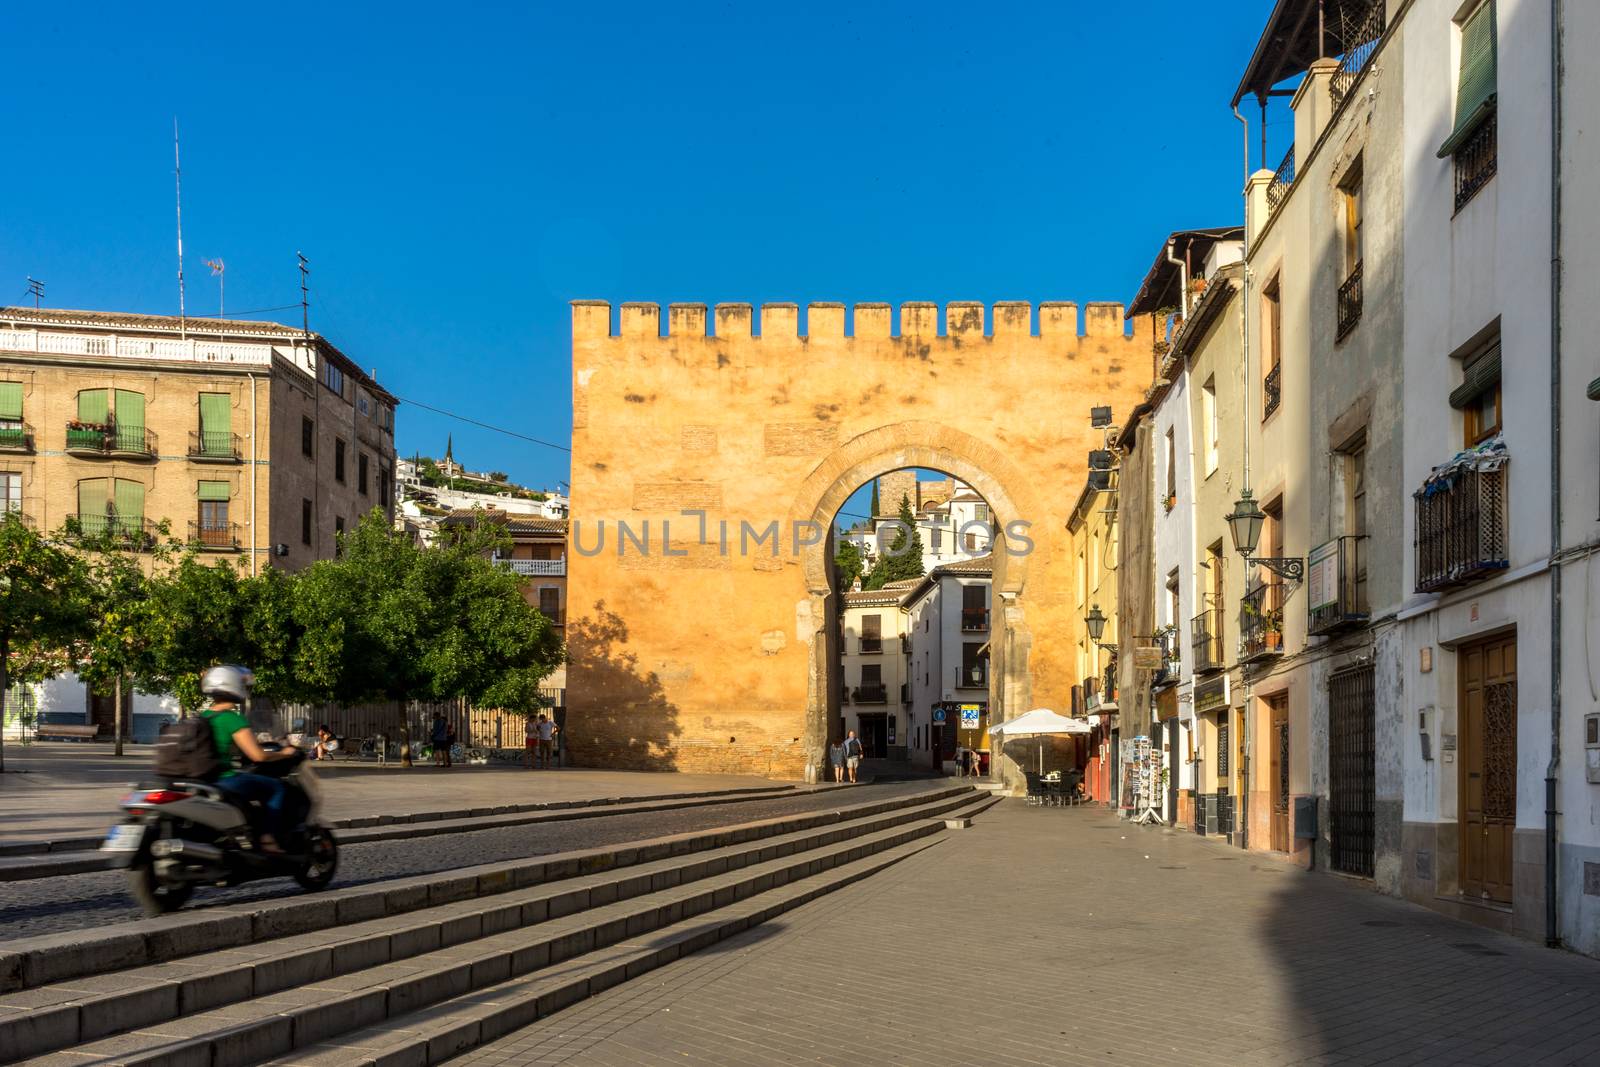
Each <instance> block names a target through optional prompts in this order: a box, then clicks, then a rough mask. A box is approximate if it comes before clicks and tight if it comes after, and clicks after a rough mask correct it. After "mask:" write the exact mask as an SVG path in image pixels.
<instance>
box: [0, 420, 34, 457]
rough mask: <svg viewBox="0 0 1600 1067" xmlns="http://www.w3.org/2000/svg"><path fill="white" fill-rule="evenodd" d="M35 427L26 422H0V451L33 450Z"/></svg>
mask: <svg viewBox="0 0 1600 1067" xmlns="http://www.w3.org/2000/svg"><path fill="white" fill-rule="evenodd" d="M32 451H33V427H32V426H29V425H28V424H27V423H25V422H13V421H9V420H8V421H7V422H6V423H4V424H0V452H32Z"/></svg>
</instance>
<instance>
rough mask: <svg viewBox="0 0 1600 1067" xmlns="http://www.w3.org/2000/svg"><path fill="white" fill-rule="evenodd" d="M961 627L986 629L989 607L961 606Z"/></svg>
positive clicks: (964, 628) (965, 628) (987, 626)
mask: <svg viewBox="0 0 1600 1067" xmlns="http://www.w3.org/2000/svg"><path fill="white" fill-rule="evenodd" d="M961 628H962V629H963V630H987V629H988V628H989V609H988V608H962V609H961Z"/></svg>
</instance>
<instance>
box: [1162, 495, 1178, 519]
mask: <svg viewBox="0 0 1600 1067" xmlns="http://www.w3.org/2000/svg"><path fill="white" fill-rule="evenodd" d="M1161 506H1162V508H1164V509H1165V510H1166V511H1167V512H1168V513H1169V514H1170V513H1171V511H1172V509H1173V508H1175V507H1177V506H1178V494H1177V493H1168V494H1167V495H1166V496H1165V497H1164V498H1162V501H1161Z"/></svg>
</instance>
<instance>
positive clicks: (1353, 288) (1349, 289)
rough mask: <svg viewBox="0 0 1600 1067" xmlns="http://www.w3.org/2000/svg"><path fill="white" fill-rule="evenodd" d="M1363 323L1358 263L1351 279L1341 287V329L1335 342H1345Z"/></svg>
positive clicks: (1335, 336) (1351, 273) (1345, 281)
mask: <svg viewBox="0 0 1600 1067" xmlns="http://www.w3.org/2000/svg"><path fill="white" fill-rule="evenodd" d="M1360 321H1361V263H1360V262H1357V263H1356V265H1355V269H1354V270H1352V271H1351V272H1350V277H1348V278H1346V279H1345V280H1344V284H1343V285H1341V286H1339V328H1338V331H1337V332H1336V333H1335V334H1334V340H1335V341H1343V340H1344V339H1345V338H1346V337H1347V336H1349V334H1350V331H1351V330H1353V329H1355V328H1356V323H1358V322H1360Z"/></svg>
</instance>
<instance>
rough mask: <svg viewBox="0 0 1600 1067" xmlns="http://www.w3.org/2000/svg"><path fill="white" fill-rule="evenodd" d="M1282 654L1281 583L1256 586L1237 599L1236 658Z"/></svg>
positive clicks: (1255, 657) (1258, 657)
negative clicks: (1237, 644)
mask: <svg viewBox="0 0 1600 1067" xmlns="http://www.w3.org/2000/svg"><path fill="white" fill-rule="evenodd" d="M1282 654H1283V586H1282V584H1280V583H1278V582H1270V583H1265V584H1262V585H1257V586H1255V587H1254V588H1253V589H1251V590H1250V591H1249V592H1248V593H1246V594H1245V595H1244V599H1242V600H1241V601H1240V602H1239V660H1240V662H1243V663H1253V662H1255V661H1256V660H1261V659H1267V658H1268V657H1271V656H1278V655H1282Z"/></svg>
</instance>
